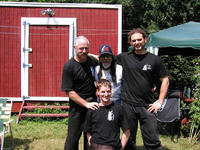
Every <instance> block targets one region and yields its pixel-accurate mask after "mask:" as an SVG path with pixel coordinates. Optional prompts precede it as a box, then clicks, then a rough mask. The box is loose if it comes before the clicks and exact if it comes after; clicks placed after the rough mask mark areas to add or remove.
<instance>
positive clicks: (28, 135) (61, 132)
mask: <svg viewBox="0 0 200 150" xmlns="http://www.w3.org/2000/svg"><path fill="white" fill-rule="evenodd" d="M12 118H13V119H14V120H15V121H13V122H12V131H13V136H14V143H15V148H14V150H62V149H63V147H64V142H65V139H66V135H67V119H63V120H59V121H42V122H41V121H27V120H22V121H20V122H19V124H15V122H16V118H17V117H16V116H13V117H12ZM160 139H161V141H162V145H163V147H164V150H200V142H199V143H196V144H191V143H189V142H188V139H187V138H182V137H181V138H179V140H178V143H173V142H172V141H171V140H170V137H169V136H166V135H160ZM5 140H6V141H5V145H7V146H8V145H10V138H9V137H6V138H5ZM79 150H83V147H82V138H81V140H80V147H79ZM137 150H143V142H142V138H141V134H140V132H139V130H138V134H137Z"/></svg>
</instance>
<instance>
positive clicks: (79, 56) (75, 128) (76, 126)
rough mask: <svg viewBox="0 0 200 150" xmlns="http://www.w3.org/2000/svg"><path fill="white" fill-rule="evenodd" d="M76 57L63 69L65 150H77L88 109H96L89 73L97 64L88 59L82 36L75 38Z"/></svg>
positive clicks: (86, 40)
mask: <svg viewBox="0 0 200 150" xmlns="http://www.w3.org/2000/svg"><path fill="white" fill-rule="evenodd" d="M74 50H75V52H76V55H75V56H74V57H73V58H71V59H70V60H69V61H68V62H67V63H66V64H65V65H64V67H63V74H62V87H61V89H62V90H63V91H65V92H66V94H67V96H69V105H70V109H69V119H68V136H67V138H66V142H65V148H64V149H65V150H78V145H79V139H80V136H81V134H82V131H83V125H84V121H85V116H86V112H87V110H88V109H93V110H95V109H98V103H97V102H96V94H95V93H96V88H95V85H94V80H93V77H92V73H91V68H94V67H95V66H96V65H97V64H98V62H97V61H96V59H94V58H92V57H89V56H88V52H89V41H88V39H87V38H86V37H84V36H79V37H77V39H76V41H75V45H74ZM87 149H88V147H87V137H86V134H85V135H84V150H87Z"/></svg>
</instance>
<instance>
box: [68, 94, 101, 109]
mask: <svg viewBox="0 0 200 150" xmlns="http://www.w3.org/2000/svg"><path fill="white" fill-rule="evenodd" d="M66 94H67V95H68V96H69V98H70V99H71V100H73V101H74V102H75V103H77V104H79V105H80V106H83V107H86V108H87V109H93V110H95V109H98V106H99V105H98V103H97V102H87V101H86V100H85V99H83V98H82V97H80V96H79V95H78V94H77V93H76V92H75V91H69V92H66Z"/></svg>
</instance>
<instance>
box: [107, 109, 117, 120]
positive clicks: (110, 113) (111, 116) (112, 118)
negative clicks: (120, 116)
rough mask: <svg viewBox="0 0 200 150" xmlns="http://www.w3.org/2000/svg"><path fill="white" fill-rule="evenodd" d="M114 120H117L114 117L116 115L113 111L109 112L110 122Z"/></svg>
mask: <svg viewBox="0 0 200 150" xmlns="http://www.w3.org/2000/svg"><path fill="white" fill-rule="evenodd" d="M114 118H115V116H114V114H113V111H112V110H111V111H109V112H108V118H107V119H108V121H112V120H114Z"/></svg>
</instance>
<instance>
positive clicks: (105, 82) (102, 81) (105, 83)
mask: <svg viewBox="0 0 200 150" xmlns="http://www.w3.org/2000/svg"><path fill="white" fill-rule="evenodd" d="M102 86H108V87H110V89H111V88H112V86H111V83H110V81H109V80H107V79H100V80H99V81H98V82H97V83H96V87H97V90H99V89H100V88H101V87H102Z"/></svg>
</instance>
